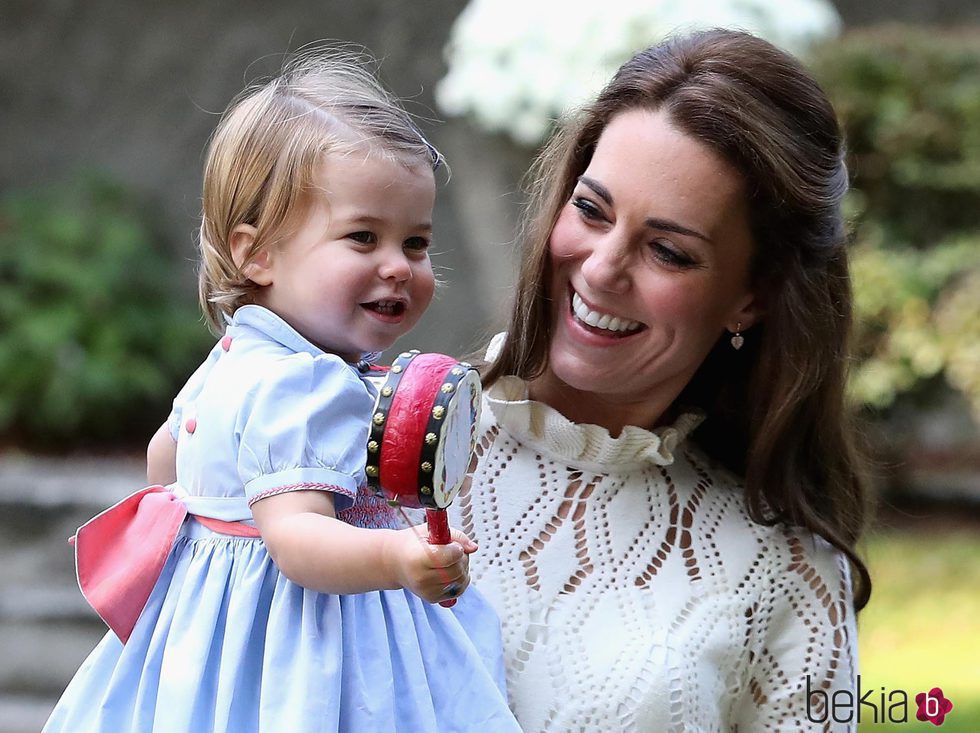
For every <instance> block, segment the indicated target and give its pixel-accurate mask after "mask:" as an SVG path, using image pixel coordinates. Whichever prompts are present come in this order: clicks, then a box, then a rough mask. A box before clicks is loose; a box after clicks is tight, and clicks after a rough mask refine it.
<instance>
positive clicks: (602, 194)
mask: <svg viewBox="0 0 980 733" xmlns="http://www.w3.org/2000/svg"><path fill="white" fill-rule="evenodd" d="M578 182H579V183H581V184H582V185H584V186H588V187H589V188H590V189H592V192H593V193H595V195H596V196H598V197H599V198H601V199H602V200H603V201H605V202H606V204H607V205H608V206H612V205H613V197H612V194H611V193H610V192H609V189H608V188H606V187H605V186H603V185H602V184H601V183H599V181H597V180H595V179H594V178H589V177H588V176H579V177H578ZM643 223H644V224H646V225H647V226H648V227H650V228H651V229H659V230H660V231H663V232H673V233H674V234H683V235H684V236H688V237H697V238H698V239H703V240H704V241H705V242H708V243H711V238H710V237H708V236H707V235H706V234H702V233H701V232H698V231H695V230H694V229H691V228H689V227H686V226H682V225H681V224H678V223H677V222H676V221H671V220H670V219H657V218H654V217H650V218H648V219H645V220H644V222H643Z"/></svg>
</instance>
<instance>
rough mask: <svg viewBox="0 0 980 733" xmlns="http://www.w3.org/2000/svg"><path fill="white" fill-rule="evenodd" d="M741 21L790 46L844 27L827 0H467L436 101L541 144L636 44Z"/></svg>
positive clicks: (525, 141)
mask: <svg viewBox="0 0 980 733" xmlns="http://www.w3.org/2000/svg"><path fill="white" fill-rule="evenodd" d="M705 27H727V28H739V29H742V30H747V31H750V32H752V33H755V34H757V35H759V36H762V37H763V38H766V39H768V40H769V41H771V42H772V43H775V44H776V45H777V46H781V47H782V48H785V49H787V50H789V51H791V52H794V53H799V52H802V51H805V50H806V48H807V46H809V45H810V44H812V43H814V42H815V41H819V40H822V39H824V38H828V37H832V36H834V35H836V34H837V33H839V32H840V28H841V20H840V17H839V16H838V15H837V12H836V11H835V10H834V8H833V6H832V5H831V4H830V2H829V1H828V0H780V2H772V1H771V0H645V1H638V0H601V2H595V0H588V1H586V0H470V3H469V4H468V5H467V6H466V8H465V9H464V10H463V12H462V13H461V14H460V16H459V18H457V20H456V22H455V24H454V25H453V29H452V32H451V35H450V39H449V44H448V46H447V49H446V54H447V60H448V62H449V71H448V73H447V74H446V76H445V77H444V78H443V79H442V80H441V81H440V82H439V85H438V86H437V87H436V101H437V103H438V104H439V106H440V108H441V109H442V110H443V112H445V113H446V114H449V115H457V116H458V115H471V116H472V117H473V118H474V119H475V120H476V121H477V123H478V124H479V125H480V126H481V127H483V128H484V129H486V130H488V131H491V132H505V133H507V134H509V135H510V136H511V137H513V138H514V139H515V140H517V141H518V142H520V143H522V144H525V145H535V144H537V143H539V142H541V141H542V140H543V139H544V138H545V137H546V135H547V133H548V130H549V128H550V126H551V123H552V121H553V120H554V119H555V118H556V117H558V116H559V115H561V114H562V113H563V112H564V111H566V110H568V109H570V108H573V107H575V106H578V105H579V104H581V103H582V102H583V101H585V100H587V99H589V98H591V97H593V96H594V95H595V93H596V92H597V91H598V90H599V89H600V88H601V87H602V85H603V84H604V83H605V82H606V81H607V80H608V79H609V78H610V77H611V76H612V74H613V72H614V71H615V70H616V69H617V68H618V67H619V66H620V64H622V63H623V62H624V61H626V60H627V59H628V58H629V57H630V55H632V54H633V53H634V52H635V51H637V50H639V49H641V48H644V47H646V46H649V45H651V44H653V43H656V42H657V41H658V40H660V39H662V38H663V37H664V36H666V35H668V34H670V33H672V32H674V31H683V30H693V29H695V28H705Z"/></svg>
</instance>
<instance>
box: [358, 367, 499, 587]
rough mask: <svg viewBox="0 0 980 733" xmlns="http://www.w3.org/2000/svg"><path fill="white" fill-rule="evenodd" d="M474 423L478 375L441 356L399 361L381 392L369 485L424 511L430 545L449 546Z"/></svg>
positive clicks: (369, 453) (369, 447)
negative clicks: (452, 508) (451, 509)
mask: <svg viewBox="0 0 980 733" xmlns="http://www.w3.org/2000/svg"><path fill="white" fill-rule="evenodd" d="M479 421H480V375H479V373H478V372H477V371H476V369H474V368H473V367H472V366H470V365H469V364H467V363H466V362H460V361H456V360H455V359H453V358H452V357H449V356H446V355H444V354H434V353H426V354H422V353H420V352H419V351H417V350H414V349H413V350H412V351H407V352H404V353H402V354H400V355H399V356H398V358H396V359H395V361H394V363H393V364H392V365H391V369H389V371H388V374H387V376H386V378H385V380H384V382H383V383H382V385H381V388H380V390H379V392H378V399H377V402H376V403H375V409H374V413H373V415H372V417H371V434H370V437H369V438H368V444H367V467H366V471H367V479H368V485H369V486H370V487H371V489H372V491H374V493H375V494H377V495H378V496H382V497H384V498H385V499H387V500H388V501H389V502H391V503H393V504H398V505H401V506H406V507H411V508H416V509H420V508H424V509H425V520H426V524H427V526H428V529H429V542H430V543H432V544H435V545H446V544H449V542H450V541H451V537H450V534H449V522H448V520H447V519H446V507H448V506H449V505H450V504H451V503H452V501H453V499H455V498H456V495H457V494H458V493H459V490H460V488H461V487H462V485H463V480H464V479H465V478H466V472H467V470H468V469H469V464H470V458H471V456H472V454H473V449H474V448H475V447H476V435H477V425H478V424H479ZM455 602H456V601H455V600H451V601H443V602H442V605H444V606H451V605H453V604H454V603H455Z"/></svg>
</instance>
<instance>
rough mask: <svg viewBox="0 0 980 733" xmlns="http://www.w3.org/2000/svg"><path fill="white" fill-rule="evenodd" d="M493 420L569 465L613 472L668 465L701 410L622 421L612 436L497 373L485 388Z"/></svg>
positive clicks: (699, 419)
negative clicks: (650, 425) (649, 422)
mask: <svg viewBox="0 0 980 733" xmlns="http://www.w3.org/2000/svg"><path fill="white" fill-rule="evenodd" d="M485 398H486V403H487V405H488V407H489V408H490V411H491V412H492V413H493V416H494V418H495V419H496V421H497V425H498V426H500V428H501V429H502V430H504V431H506V432H507V433H508V434H509V435H510V436H512V437H513V438H515V439H516V440H518V441H520V442H521V443H523V444H525V445H527V446H529V447H532V448H534V449H535V450H537V451H539V452H540V453H542V454H544V455H547V456H549V457H550V458H554V459H557V460H559V461H562V462H563V463H566V464H568V465H570V466H574V467H577V468H582V469H586V470H591V471H596V472H599V473H615V472H620V471H629V470H632V469H636V468H641V467H644V466H647V465H649V464H654V465H657V466H669V465H670V464H672V463H673V462H674V452H675V451H676V450H677V448H678V446H680V445H681V444H682V443H683V442H684V440H685V439H686V438H687V436H688V435H690V434H691V432H692V431H693V430H694V429H695V428H696V427H697V426H698V425H700V424H701V422H702V421H703V420H704V416H703V415H701V414H698V413H695V412H685V413H682V414H681V415H680V416H679V417H678V418H677V419H676V420H675V421H674V423H673V424H672V425H663V426H660V427H657V428H654V429H653V430H646V429H644V428H640V427H636V426H634V425H627V426H626V427H625V428H623V430H622V432H621V433H620V434H619V435H618V436H617V437H615V438H614V437H612V436H611V435H610V434H609V431H608V430H606V428H604V427H602V426H600V425H587V424H581V423H574V422H572V421H571V420H569V419H568V418H567V417H565V416H564V415H562V414H561V413H560V412H558V410H556V409H555V408H553V407H551V406H549V405H546V404H544V403H543V402H536V401H535V400H532V399H530V398H529V397H528V392H527V383H526V382H525V381H524V380H523V379H520V378H518V377H501V378H500V379H498V380H497V381H496V382H495V383H494V384H493V385H492V386H491V387H490V388H489V389H488V390H486V392H485Z"/></svg>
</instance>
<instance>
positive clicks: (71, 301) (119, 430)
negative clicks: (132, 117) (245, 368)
mask: <svg viewBox="0 0 980 733" xmlns="http://www.w3.org/2000/svg"><path fill="white" fill-rule="evenodd" d="M159 244H160V243H159V242H158V241H157V240H156V238H155V237H154V236H153V235H152V234H151V231H150V228H149V227H148V226H147V224H146V218H145V217H144V216H142V215H141V214H140V211H139V209H138V208H137V206H136V205H135V204H134V202H133V200H132V199H131V198H130V197H129V196H127V194H126V193H125V192H124V191H123V189H122V188H120V187H119V186H117V185H114V184H112V183H109V182H107V181H105V180H101V179H92V178H89V179H85V180H82V181H79V182H76V183H74V184H71V185H68V186H62V187H57V188H51V189H46V190H41V191H30V192H27V191H24V192H18V193H15V194H13V195H10V196H7V197H5V198H4V199H3V200H2V201H0V436H2V437H3V440H4V442H6V443H11V442H13V443H16V444H19V445H23V446H28V447H32V448H46V449H62V450H63V449H68V448H79V447H88V446H104V445H107V444H110V443H111V444H113V445H133V444H136V443H141V442H145V441H146V439H147V438H148V436H149V434H150V433H151V432H152V430H153V428H154V427H156V426H157V425H159V424H160V423H161V422H162V421H163V419H164V418H165V417H166V415H167V413H168V412H169V403H170V400H171V399H172V398H173V393H174V390H175V388H176V387H178V386H179V384H180V383H181V381H182V380H183V379H186V377H187V375H188V374H189V372H190V371H191V370H192V369H193V368H194V366H195V364H196V362H197V361H198V360H199V359H200V357H201V355H202V354H203V353H204V351H205V350H206V349H207V346H208V344H209V343H210V338H209V337H208V335H207V331H206V329H205V328H204V326H203V325H202V323H201V319H200V317H199V315H198V314H197V310H196V308H195V307H194V305H193V301H190V302H187V301H188V298H187V297H186V296H183V295H180V294H179V293H177V292H175V288H174V287H173V283H174V281H175V279H176V272H175V270H176V268H175V264H174V263H173V262H172V261H171V260H170V259H169V258H168V257H167V256H166V255H165V254H164V253H163V251H162V250H161V248H160V246H159Z"/></svg>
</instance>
